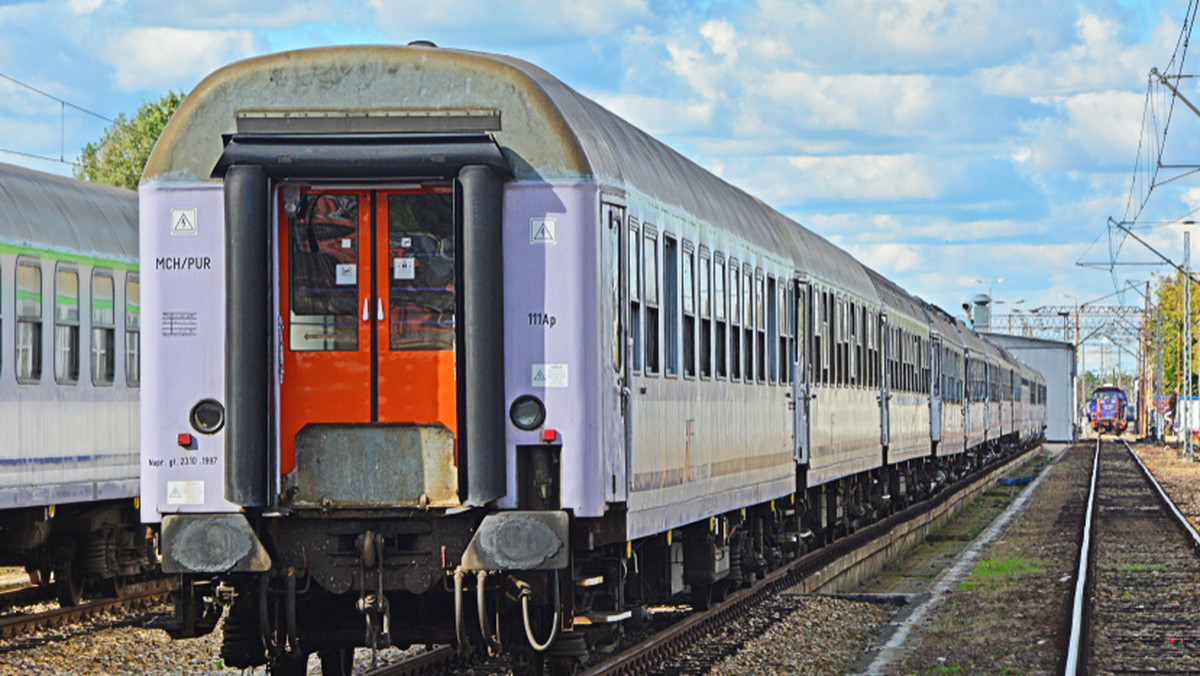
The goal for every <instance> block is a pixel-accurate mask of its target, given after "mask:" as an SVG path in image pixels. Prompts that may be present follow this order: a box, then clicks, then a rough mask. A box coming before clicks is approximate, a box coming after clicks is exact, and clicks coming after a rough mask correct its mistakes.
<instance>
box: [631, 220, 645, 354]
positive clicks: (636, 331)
mask: <svg viewBox="0 0 1200 676" xmlns="http://www.w3.org/2000/svg"><path fill="white" fill-rule="evenodd" d="M636 224H637V220H636V219H634V218H633V217H632V216H631V217H630V218H629V225H630V227H629V332H630V333H631V334H633V355H632V356H633V372H634V373H641V372H642V303H641V298H642V296H641V284H642V271H641V268H640V267H639V266H638V259H639V256H638V253H639V252H638V248H639V247H638V242H640V241H641V239H640V238H639V237H638V230H637V225H636Z"/></svg>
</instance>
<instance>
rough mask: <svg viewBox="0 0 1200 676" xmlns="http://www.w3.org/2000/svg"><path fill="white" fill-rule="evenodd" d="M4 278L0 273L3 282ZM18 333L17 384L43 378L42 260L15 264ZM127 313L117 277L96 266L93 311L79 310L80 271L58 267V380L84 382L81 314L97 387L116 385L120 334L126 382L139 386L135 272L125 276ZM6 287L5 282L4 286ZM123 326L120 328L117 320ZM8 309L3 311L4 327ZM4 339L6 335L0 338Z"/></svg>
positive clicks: (92, 281)
mask: <svg viewBox="0 0 1200 676" xmlns="http://www.w3.org/2000/svg"><path fill="white" fill-rule="evenodd" d="M2 279H3V274H2V271H0V280H2ZM15 282H16V286H15V290H16V294H15V298H16V303H15V308H14V309H15V321H16V331H15V340H14V346H13V347H14V351H13V353H14V357H15V359H14V364H13V369H14V371H15V373H16V378H17V382H18V383H36V382H39V381H41V380H42V354H43V350H42V341H43V336H44V334H45V325H46V324H47V323H48V322H47V321H46V318H44V317H43V312H42V307H43V303H42V293H43V289H44V288H45V287H44V286H43V270H42V264H41V262H40V261H38V260H34V259H25V258H21V259H18V260H17V265H16V279H15ZM124 282H125V308H124V310H125V311H124V313H118V312H117V305H116V284H117V273H115V272H113V271H112V270H104V269H101V268H96V269H95V270H93V271H92V275H91V279H90V282H89V283H90V284H91V293H90V294H89V297H90V299H91V307H90V308H88V309H81V306H80V279H79V269H78V268H76V267H73V266H70V265H64V264H61V263H60V264H58V265H57V266H56V269H55V270H54V287H53V292H54V316H53V318H52V320H53V325H54V328H53V331H54V334H53V335H54V381H55V382H57V383H59V384H61V385H74V384H76V383H78V382H79V380H80V373H81V366H82V349H83V346H82V336H81V335H80V327H81V321H80V320H81V313H83V312H86V313H88V314H87V315H86V317H87V318H88V319H89V320H90V322H89V323H90V326H91V332H90V335H89V336H88V345H87V348H88V350H89V355H90V358H89V368H90V371H91V382H92V384H93V385H101V386H104V385H112V384H113V381H114V380H115V379H116V370H117V369H116V364H117V358H118V355H117V349H118V348H117V331H118V328H120V329H121V330H124V332H125V355H124V357H125V381H126V384H127V385H129V386H130V387H137V386H138V385H139V384H140V382H141V371H140V366H139V362H140V360H139V352H140V350H141V333H140V331H141V288H140V285H139V283H138V277H137V275H136V274H133V273H127V274H126V275H125V280H124ZM0 283H2V282H0ZM122 316H123V320H124V321H123V322H121V325H120V327H118V319H119V318H121V317H122ZM3 321H4V308H3V307H0V327H2V326H3ZM0 335H2V334H0ZM3 354H4V350H3V345H0V373H2V372H3V367H4V362H3Z"/></svg>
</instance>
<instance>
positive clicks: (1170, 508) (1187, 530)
mask: <svg viewBox="0 0 1200 676" xmlns="http://www.w3.org/2000/svg"><path fill="white" fill-rule="evenodd" d="M1121 443H1123V444H1125V448H1126V449H1128V451H1129V455H1131V456H1133V460H1134V462H1136V463H1137V464H1138V467H1140V468H1142V475H1143V476H1145V477H1146V481H1148V482H1150V485H1151V486H1152V487H1154V492H1155V494H1157V496H1158V500H1159V502H1160V503H1162V505H1163V507H1164V508H1165V510H1166V511H1167V513H1168V515H1169V516H1170V517H1171V519H1172V520H1173V521H1174V522H1175V525H1176V526H1178V527H1179V529H1180V530H1181V531H1183V534H1184V535H1186V536H1187V537H1189V538H1190V539H1191V541H1192V542H1191V545H1192V549H1194V550H1195V551H1196V553H1197V554H1200V533H1197V532H1196V529H1195V528H1194V527H1193V526H1192V524H1191V522H1189V521H1188V520H1187V517H1185V516H1184V515H1183V512H1180V511H1179V508H1178V507H1176V506H1175V503H1174V502H1173V501H1172V500H1171V497H1170V496H1169V495H1167V492H1166V491H1165V490H1163V487H1162V485H1160V484H1159V483H1158V480H1157V479H1155V478H1154V475H1153V474H1151V473H1150V468H1149V467H1146V464H1145V463H1143V462H1142V459H1141V458H1139V457H1138V456H1137V453H1134V452H1133V447H1132V446H1130V445H1129V442H1128V441H1125V440H1124V439H1122V440H1121Z"/></svg>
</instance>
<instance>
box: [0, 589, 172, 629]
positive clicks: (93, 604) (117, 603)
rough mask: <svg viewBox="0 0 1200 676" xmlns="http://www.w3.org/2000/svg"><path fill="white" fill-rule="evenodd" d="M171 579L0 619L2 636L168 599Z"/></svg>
mask: <svg viewBox="0 0 1200 676" xmlns="http://www.w3.org/2000/svg"><path fill="white" fill-rule="evenodd" d="M171 583H172V581H171V580H170V579H166V578H164V579H161V580H155V581H152V582H148V583H145V585H146V586H145V588H143V589H142V590H138V591H130V592H127V593H126V594H125V595H123V596H121V597H120V598H106V599H97V600H95V601H88V602H86V603H82V604H80V605H78V606H70V607H67V608H54V609H52V610H47V611H45V612H41V613H32V614H28V615H15V616H12V617H6V618H4V619H0V638H11V637H13V636H17V635H19V634H22V633H28V632H31V631H36V630H37V629H43V628H46V627H58V626H62V625H64V624H67V623H70V622H78V621H80V620H84V619H87V618H89V617H94V616H97V615H100V614H102V613H107V612H109V611H112V610H115V609H117V608H122V607H124V608H129V609H136V608H147V607H150V606H151V605H153V604H155V603H159V602H162V601H165V600H166V598H167V595H168V594H170V593H171V587H172V584H171Z"/></svg>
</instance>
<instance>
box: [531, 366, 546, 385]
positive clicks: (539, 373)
mask: <svg viewBox="0 0 1200 676" xmlns="http://www.w3.org/2000/svg"><path fill="white" fill-rule="evenodd" d="M533 382H535V383H544V382H546V372H545V371H543V370H542V369H538V370H536V371H534V372H533Z"/></svg>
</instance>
